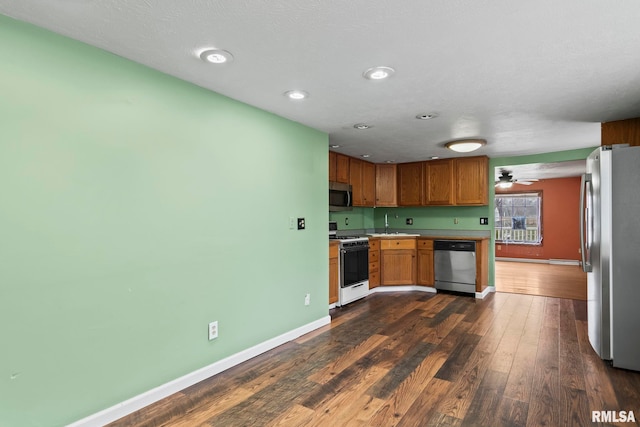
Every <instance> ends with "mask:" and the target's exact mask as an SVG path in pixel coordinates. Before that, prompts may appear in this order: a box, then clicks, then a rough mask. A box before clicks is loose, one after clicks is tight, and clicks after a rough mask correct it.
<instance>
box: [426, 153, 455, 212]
mask: <svg viewBox="0 0 640 427" xmlns="http://www.w3.org/2000/svg"><path fill="white" fill-rule="evenodd" d="M424 173H425V185H424V195H423V197H424V204H425V205H449V206H450V205H453V204H454V203H455V200H454V185H453V180H454V164H453V159H443V160H430V161H428V162H425V165H424Z"/></svg>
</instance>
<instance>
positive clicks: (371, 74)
mask: <svg viewBox="0 0 640 427" xmlns="http://www.w3.org/2000/svg"><path fill="white" fill-rule="evenodd" d="M395 72H396V70H394V69H393V68H391V67H373V68H369V69H368V70H367V71H365V72H364V73H362V76H363V77H364V78H365V79H369V80H383V79H386V78H388V77H391V76H392V75H393V73H395Z"/></svg>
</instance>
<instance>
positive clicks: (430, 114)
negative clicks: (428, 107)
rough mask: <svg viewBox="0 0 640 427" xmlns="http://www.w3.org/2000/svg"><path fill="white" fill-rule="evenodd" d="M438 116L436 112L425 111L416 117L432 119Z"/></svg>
mask: <svg viewBox="0 0 640 427" xmlns="http://www.w3.org/2000/svg"><path fill="white" fill-rule="evenodd" d="M436 117H438V115H437V114H436V113H424V114H418V115H417V116H416V119H418V120H431V119H435V118H436Z"/></svg>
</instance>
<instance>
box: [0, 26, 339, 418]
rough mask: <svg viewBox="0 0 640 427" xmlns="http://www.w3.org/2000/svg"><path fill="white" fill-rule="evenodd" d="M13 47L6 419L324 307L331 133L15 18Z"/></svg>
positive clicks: (132, 387)
mask: <svg viewBox="0 0 640 427" xmlns="http://www.w3.org/2000/svg"><path fill="white" fill-rule="evenodd" d="M0 57H1V58H2V66H1V67H0V94H1V99H0V200H1V206H0V304H1V309H0V336H1V337H2V350H1V351H0V425H2V426H12V427H18V426H58V425H64V424H67V423H70V422H73V421H75V420H78V419H81V418H83V417H85V416H88V415H90V414H93V413H95V412H97V411H100V410H102V409H105V408H107V407H110V406H112V405H114V404H117V403H119V402H122V401H124V400H126V399H128V398H131V397H133V396H136V395H138V394H140V393H142V392H145V391H148V390H150V389H152V388H154V387H156V386H159V385H161V384H164V383H166V382H168V381H170V380H173V379H175V378H178V377H180V376H182V375H185V374H187V373H190V372H193V371H194V370H196V369H199V368H201V367H203V366H206V365H209V364H211V363H213V362H215V361H218V360H220V359H223V358H224V357H227V356H229V355H232V354H234V353H237V352H239V351H241V350H244V349H247V348H249V347H251V346H253V345H256V344H258V343H261V342H263V341H265V340H267V339H270V338H272V337H275V336H278V335H280V334H282V333H285V332H287V331H290V330H292V329H294V328H297V327H299V326H302V325H305V324H307V323H310V322H312V321H315V320H318V319H321V318H323V317H324V316H326V315H327V314H328V309H327V299H328V289H327V283H328V267H327V262H326V254H327V220H328V214H327V202H328V198H327V180H328V177H327V166H326V165H327V145H328V136H327V135H326V134H323V133H320V132H317V131H315V130H312V129H309V128H307V127H304V126H302V125H300V124H297V123H293V122H290V121H287V120H284V119H282V118H279V117H277V116H274V115H272V114H269V113H266V112H264V111H261V110H258V109H256V108H253V107H249V106H247V105H244V104H241V103H239V102H236V101H233V100H230V99H228V98H225V97H223V96H220V95H218V94H215V93H212V92H209V91H206V90H203V89H202V88H199V87H196V86H193V85H190V84H187V83H185V82H182V81H179V80H177V79H174V78H172V77H169V76H167V75H163V74H161V73H159V72H156V71H153V70H150V69H148V68H146V67H143V66H140V65H138V64H135V63H133V62H130V61H127V60H124V59H122V58H120V57H117V56H114V55H111V54H109V53H106V52H104V51H101V50H98V49H95V48H92V47H89V46H86V45H84V44H81V43H78V42H75V41H72V40H69V39H66V38H63V37H60V36H57V35H54V34H52V33H49V32H47V31H45V30H42V29H38V28H35V27H33V26H30V25H26V24H23V23H19V22H17V21H14V20H11V19H9V18H6V17H3V16H0ZM184 60H185V61H189V60H192V58H189V57H185V58H184ZM215 72H216V71H215V70H214V69H213V68H212V70H211V74H212V78H215ZM274 96H279V92H277V91H276V92H274ZM291 216H293V217H298V216H304V217H305V218H306V220H307V229H306V230H304V231H297V230H290V229H289V217H291ZM306 293H311V305H310V306H304V295H305V294H306ZM213 320H218V321H219V330H220V337H219V338H218V339H217V340H215V341H211V342H210V341H208V339H207V334H206V330H207V324H208V322H210V321H213Z"/></svg>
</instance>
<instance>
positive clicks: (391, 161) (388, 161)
mask: <svg viewBox="0 0 640 427" xmlns="http://www.w3.org/2000/svg"><path fill="white" fill-rule="evenodd" d="M384 162H385V163H395V162H396V161H395V160H385V161H384Z"/></svg>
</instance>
